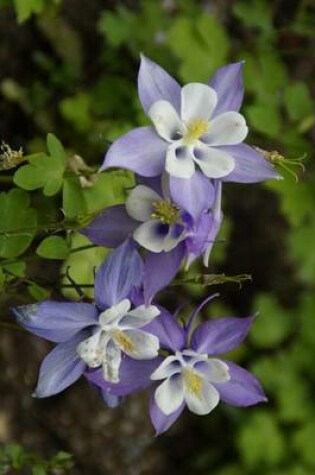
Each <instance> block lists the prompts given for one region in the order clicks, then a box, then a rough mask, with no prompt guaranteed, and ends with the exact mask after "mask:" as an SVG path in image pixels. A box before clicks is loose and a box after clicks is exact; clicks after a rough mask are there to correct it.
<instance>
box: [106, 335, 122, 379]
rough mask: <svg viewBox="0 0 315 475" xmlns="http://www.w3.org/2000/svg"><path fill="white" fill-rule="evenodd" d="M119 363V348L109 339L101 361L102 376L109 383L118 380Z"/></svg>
mask: <svg viewBox="0 0 315 475" xmlns="http://www.w3.org/2000/svg"><path fill="white" fill-rule="evenodd" d="M120 363H121V350H120V348H119V346H118V345H116V343H115V342H113V341H110V342H109V344H108V345H107V349H106V355H105V356H104V358H103V361H102V367H103V376H104V379H105V380H106V381H109V382H110V383H118V382H119V368H120Z"/></svg>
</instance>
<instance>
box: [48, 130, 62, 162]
mask: <svg viewBox="0 0 315 475" xmlns="http://www.w3.org/2000/svg"><path fill="white" fill-rule="evenodd" d="M47 149H48V152H49V154H50V156H51V157H54V158H56V159H58V160H59V162H60V167H61V168H65V166H66V162H67V155H66V152H65V149H64V148H63V145H62V143H61V142H60V140H59V139H57V137H56V136H55V135H54V134H51V133H50V134H48V135H47Z"/></svg>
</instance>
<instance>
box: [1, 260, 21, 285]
mask: <svg viewBox="0 0 315 475" xmlns="http://www.w3.org/2000/svg"><path fill="white" fill-rule="evenodd" d="M2 267H3V269H5V270H6V271H8V272H9V274H8V275H7V280H8V281H9V280H11V279H14V276H15V277H20V278H23V277H25V271H26V263H25V262H24V261H17V262H11V263H9V264H3V265H2ZM11 274H13V275H11Z"/></svg>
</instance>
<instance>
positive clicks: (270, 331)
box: [250, 294, 292, 348]
mask: <svg viewBox="0 0 315 475" xmlns="http://www.w3.org/2000/svg"><path fill="white" fill-rule="evenodd" d="M254 308H255V309H257V310H258V311H259V315H258V317H257V318H256V320H255V322H254V325H253V328H252V330H251V332H250V339H251V341H252V342H253V344H254V345H255V346H257V347H259V348H274V347H276V346H278V345H279V344H280V343H281V342H282V341H283V340H285V338H287V337H288V335H289V334H290V332H291V327H292V319H291V317H290V314H289V313H288V312H285V311H284V310H283V309H282V308H281V307H280V305H279V304H278V303H277V301H276V299H275V297H273V296H270V295H267V294H266V295H260V296H259V297H258V298H257V299H256V300H255V304H254Z"/></svg>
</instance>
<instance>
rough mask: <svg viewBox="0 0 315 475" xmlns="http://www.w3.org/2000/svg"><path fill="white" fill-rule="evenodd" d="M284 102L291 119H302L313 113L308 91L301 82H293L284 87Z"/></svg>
mask: <svg viewBox="0 0 315 475" xmlns="http://www.w3.org/2000/svg"><path fill="white" fill-rule="evenodd" d="M284 104H285V106H286V109H287V111H288V114H289V117H290V119H291V120H295V121H297V120H302V119H305V118H306V117H308V116H310V115H313V114H314V104H313V101H312V98H311V95H310V91H309V89H308V87H307V85H306V84H304V83H303V82H295V83H293V84H289V85H288V86H287V87H286V88H285V90H284Z"/></svg>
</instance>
